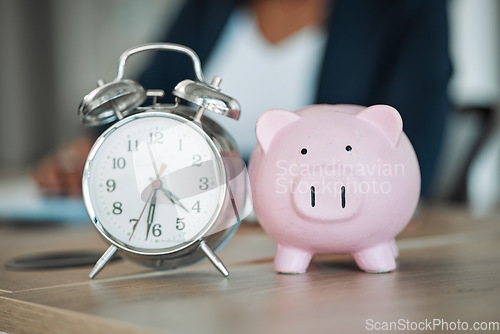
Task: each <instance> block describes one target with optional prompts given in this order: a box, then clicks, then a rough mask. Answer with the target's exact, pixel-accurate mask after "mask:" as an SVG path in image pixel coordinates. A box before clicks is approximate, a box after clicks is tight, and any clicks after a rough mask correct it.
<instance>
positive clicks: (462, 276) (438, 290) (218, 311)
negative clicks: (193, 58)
mask: <svg viewBox="0 0 500 334" xmlns="http://www.w3.org/2000/svg"><path fill="white" fill-rule="evenodd" d="M398 245H399V248H400V251H401V255H400V258H399V261H398V269H397V270H396V271H395V272H393V273H389V274H367V273H364V272H361V271H360V270H359V269H358V268H357V267H356V265H355V263H354V262H353V260H352V258H351V257H350V256H347V255H321V256H316V257H315V259H314V262H313V264H312V265H311V266H310V267H309V269H308V271H307V273H306V274H303V275H281V274H276V273H275V272H274V271H273V266H272V258H273V255H274V250H275V243H274V242H273V240H272V239H271V238H270V237H269V236H268V235H266V234H265V232H264V231H262V230H261V228H260V227H259V226H258V225H254V224H248V223H243V224H242V226H241V227H240V229H239V230H238V232H237V233H236V235H235V237H234V238H233V239H231V241H230V242H229V243H228V244H227V246H225V247H224V248H223V249H222V250H221V251H220V252H219V253H218V254H219V256H220V257H221V258H222V259H223V261H224V263H225V264H226V265H227V267H228V269H229V271H230V276H229V277H228V278H223V277H222V276H221V275H220V274H219V273H218V271H217V270H215V269H214V268H213V267H212V265H211V264H210V263H208V261H202V262H201V263H199V264H196V265H193V266H190V267H186V268H181V269H177V270H170V271H151V270H149V269H146V268H143V267H140V266H137V265H135V264H133V263H131V262H128V261H125V260H123V261H117V262H115V263H112V264H109V265H108V266H106V267H105V268H104V270H103V271H102V272H101V273H100V274H99V276H97V278H96V279H95V280H90V279H88V273H89V271H90V269H91V268H90V267H84V268H74V269H60V270H45V271H43V270H39V271H12V270H6V269H5V268H1V269H0V331H3V332H6V333H89V332H103V333H158V332H160V333H367V332H370V331H368V330H367V321H368V319H373V321H379V322H383V321H387V322H388V321H398V320H399V319H407V320H409V321H413V322H417V321H425V320H426V319H428V320H431V321H432V319H442V320H444V321H449V322H451V321H457V320H458V319H459V320H460V321H462V322H463V321H467V322H470V324H471V325H472V323H473V322H476V321H479V322H483V321H486V322H488V321H490V322H499V321H500V302H499V301H500V214H497V215H495V216H492V217H490V218H488V219H483V220H474V219H472V218H471V217H470V216H469V215H468V214H467V211H466V210H465V209H463V208H453V207H434V208H428V209H426V210H424V211H423V212H422V213H421V214H420V215H419V217H418V218H417V219H415V220H414V221H412V223H411V224H410V225H409V226H408V227H407V229H406V230H405V231H404V232H403V233H402V234H401V236H400V237H399V238H398ZM106 246H107V245H106V244H105V243H104V242H103V241H101V239H100V238H99V236H98V234H97V232H96V231H94V230H93V228H92V226H90V223H89V225H88V226H74V227H63V226H56V227H54V226H52V227H46V228H34V227H30V228H26V227H25V228H18V227H14V226H12V225H1V224H0V261H2V262H5V261H6V260H8V259H10V258H12V257H13V256H19V255H23V254H30V253H36V252H46V251H62V250H97V251H104V250H105V249H106ZM374 332H376V331H374ZM417 332H425V331H417ZM435 332H439V331H435ZM467 332H469V331H467ZM483 332H484V333H485V332H487V331H481V333H483ZM491 332H495V331H491Z"/></svg>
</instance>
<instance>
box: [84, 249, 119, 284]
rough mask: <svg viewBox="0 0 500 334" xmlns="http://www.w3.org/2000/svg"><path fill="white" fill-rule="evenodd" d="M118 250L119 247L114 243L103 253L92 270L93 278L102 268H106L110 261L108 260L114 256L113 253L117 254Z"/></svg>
mask: <svg viewBox="0 0 500 334" xmlns="http://www.w3.org/2000/svg"><path fill="white" fill-rule="evenodd" d="M117 250H118V248H116V246H113V245H111V246H109V248H108V249H107V250H106V251H105V252H104V254H102V256H101V258H100V259H99V260H97V262H96V264H95V266H94V268H93V269H92V271H91V272H90V274H89V277H90V278H91V279H93V278H94V277H95V276H96V275H97V274H98V273H99V272H100V271H101V270H102V268H104V266H105V265H106V263H108V261H109V260H110V259H111V258H112V257H113V255H115V253H116V251H117Z"/></svg>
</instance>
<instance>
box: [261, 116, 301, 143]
mask: <svg viewBox="0 0 500 334" xmlns="http://www.w3.org/2000/svg"><path fill="white" fill-rule="evenodd" d="M299 118H300V116H299V115H297V114H294V113H293V112H291V111H288V110H284V109H271V110H268V111H266V112H264V113H263V114H262V115H260V117H259V119H257V124H256V125H255V135H256V136H257V142H258V143H259V145H260V147H261V148H262V150H263V151H264V152H267V150H268V149H269V147H270V146H271V142H272V141H273V138H274V136H275V135H276V134H277V133H278V132H279V130H281V129H283V128H284V127H285V126H287V125H288V124H290V123H293V122H295V121H297V120H298V119H299Z"/></svg>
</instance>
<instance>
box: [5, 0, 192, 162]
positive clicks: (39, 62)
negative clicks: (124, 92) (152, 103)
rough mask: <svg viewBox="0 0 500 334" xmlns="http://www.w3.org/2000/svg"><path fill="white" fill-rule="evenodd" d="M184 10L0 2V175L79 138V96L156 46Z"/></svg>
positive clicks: (109, 1) (162, 4) (174, 3)
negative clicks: (144, 47) (138, 49)
mask: <svg viewBox="0 0 500 334" xmlns="http://www.w3.org/2000/svg"><path fill="white" fill-rule="evenodd" d="M182 2H183V1H182V0H169V1H165V0H144V1H136V0H104V1H101V0H86V1H78V0H37V1H32V0H0V171H5V170H18V169H20V168H21V169H25V168H29V167H30V166H32V165H33V164H34V163H36V161H38V160H39V159H40V158H42V157H43V156H44V155H46V154H47V153H48V152H50V151H52V150H54V149H55V148H56V147H57V146H59V145H61V144H62V143H65V142H67V141H69V140H71V139H72V138H74V137H76V136H77V135H78V134H80V133H82V132H83V131H84V128H83V127H82V125H81V122H80V121H79V119H78V117H77V108H78V105H79V102H80V100H81V99H82V98H83V96H84V95H85V94H87V93H88V92H90V91H91V90H92V89H93V88H95V87H96V82H97V80H98V79H100V78H102V79H104V80H106V81H109V80H111V79H113V78H114V76H115V75H116V70H117V66H118V57H119V56H120V54H121V53H122V52H123V51H124V50H125V49H127V48H129V47H131V46H135V45H137V44H140V43H144V42H148V41H154V40H156V39H157V38H159V37H157V36H159V35H161V32H162V31H164V29H165V27H167V26H168V23H169V22H170V21H171V20H172V18H173V17H174V16H175V15H176V13H177V11H178V9H179V7H180V5H181V4H182ZM146 57H147V56H141V57H136V58H137V60H136V59H133V61H131V62H130V65H131V67H132V71H134V70H135V71H138V70H140V68H141V64H142V63H144V62H145V61H146ZM127 66H128V65H127Z"/></svg>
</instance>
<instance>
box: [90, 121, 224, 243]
mask: <svg viewBox="0 0 500 334" xmlns="http://www.w3.org/2000/svg"><path fill="white" fill-rule="evenodd" d="M224 175H225V173H224V167H223V164H222V163H221V159H220V155H219V153H218V150H217V148H216V147H215V146H214V144H213V142H212V141H211V140H210V139H209V138H208V136H207V135H206V134H205V133H204V132H203V131H201V129H199V128H198V127H197V126H196V125H194V124H192V123H190V122H187V121H186V120H185V119H183V118H181V117H178V116H175V115H172V114H166V113H159V112H150V113H147V114H140V115H136V116H131V117H128V118H126V119H124V120H122V121H121V122H119V123H117V124H116V125H115V126H113V127H112V128H111V129H109V130H108V131H106V132H105V133H104V134H103V135H102V136H101V138H100V139H99V140H98V141H97V142H96V144H95V145H94V147H93V148H92V150H91V152H90V154H89V159H88V162H87V165H86V167H85V172H84V182H83V191H84V200H85V204H86V206H87V210H88V211H89V214H90V216H91V218H93V220H94V223H95V224H96V226H97V227H98V229H99V230H100V231H101V232H102V233H103V234H104V235H105V236H106V237H107V238H108V239H110V241H112V242H113V243H115V244H117V245H118V246H119V247H122V248H126V249H127V250H131V251H133V252H134V251H135V252H137V253H161V252H169V251H171V250H178V249H179V248H182V247H184V246H187V245H189V244H190V243H191V242H193V241H195V240H197V239H198V238H199V237H200V236H201V235H203V234H204V233H205V232H206V231H207V230H208V229H209V228H210V226H211V225H212V223H213V221H214V219H215V218H216V217H217V215H218V214H219V211H220V209H221V203H223V201H224V194H225V184H224Z"/></svg>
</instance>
